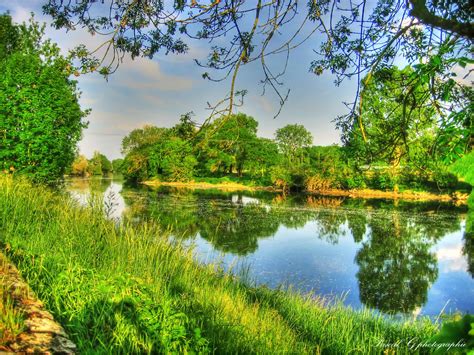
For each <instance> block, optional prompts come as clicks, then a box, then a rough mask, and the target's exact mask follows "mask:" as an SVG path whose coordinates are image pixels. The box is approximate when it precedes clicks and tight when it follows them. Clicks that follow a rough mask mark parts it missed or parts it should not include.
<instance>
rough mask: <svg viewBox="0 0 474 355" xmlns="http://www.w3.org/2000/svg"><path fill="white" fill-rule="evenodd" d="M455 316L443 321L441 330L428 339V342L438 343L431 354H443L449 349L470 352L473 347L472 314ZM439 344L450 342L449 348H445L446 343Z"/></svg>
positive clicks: (473, 324)
mask: <svg viewBox="0 0 474 355" xmlns="http://www.w3.org/2000/svg"><path fill="white" fill-rule="evenodd" d="M457 318H458V319H456V320H453V321H448V322H445V323H443V326H442V327H441V331H440V332H439V333H438V334H436V335H435V336H433V337H432V338H431V339H430V340H429V343H433V344H439V345H440V346H439V347H435V348H436V350H435V351H434V352H433V354H445V353H446V352H447V351H448V352H449V351H450V350H451V349H452V350H457V351H462V353H466V354H470V353H471V351H472V349H474V316H473V315H470V314H466V315H464V316H463V317H462V318H461V317H460V316H459V317H457ZM441 344H450V345H451V349H446V345H444V346H441Z"/></svg>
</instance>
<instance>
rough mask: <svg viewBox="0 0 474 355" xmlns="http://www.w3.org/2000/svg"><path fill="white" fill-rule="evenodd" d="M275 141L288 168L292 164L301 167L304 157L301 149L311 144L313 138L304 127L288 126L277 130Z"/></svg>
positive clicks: (297, 125)
mask: <svg viewBox="0 0 474 355" xmlns="http://www.w3.org/2000/svg"><path fill="white" fill-rule="evenodd" d="M275 140H276V142H277V144H278V147H279V148H280V150H281V152H282V153H283V154H284V155H285V157H286V158H287V160H288V164H289V165H290V166H291V165H292V164H296V165H301V164H302V163H303V155H304V152H303V148H306V147H308V146H310V145H311V144H312V143H313V136H312V135H311V133H310V132H309V131H308V130H307V129H306V128H304V126H302V125H299V124H290V125H286V126H285V127H283V128H279V129H277V131H276V133H275Z"/></svg>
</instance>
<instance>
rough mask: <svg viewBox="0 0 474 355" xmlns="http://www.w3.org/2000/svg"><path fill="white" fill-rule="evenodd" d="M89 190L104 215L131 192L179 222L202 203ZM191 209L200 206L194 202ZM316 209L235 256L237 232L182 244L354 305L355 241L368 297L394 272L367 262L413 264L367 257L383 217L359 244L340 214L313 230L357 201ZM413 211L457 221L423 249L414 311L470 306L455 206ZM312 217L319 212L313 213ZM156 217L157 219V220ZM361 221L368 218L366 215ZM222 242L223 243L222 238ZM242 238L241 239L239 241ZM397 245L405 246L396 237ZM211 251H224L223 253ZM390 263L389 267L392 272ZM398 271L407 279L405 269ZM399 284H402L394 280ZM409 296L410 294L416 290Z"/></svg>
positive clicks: (222, 203) (82, 192)
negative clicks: (426, 270) (419, 298)
mask: <svg viewBox="0 0 474 355" xmlns="http://www.w3.org/2000/svg"><path fill="white" fill-rule="evenodd" d="M94 189H95V190H96V191H98V192H100V193H102V194H103V196H104V200H105V203H106V204H108V205H109V206H110V205H111V206H112V208H111V214H110V216H111V217H112V218H120V216H121V214H122V213H123V212H124V211H125V210H126V209H127V207H128V205H127V204H130V203H132V204H133V203H134V201H135V199H137V198H138V197H147V198H148V199H150V198H152V199H153V200H152V201H151V202H150V203H154V201H158V200H160V201H165V203H164V204H162V205H158V207H156V206H153V205H152V204H150V205H149V206H148V207H149V208H152V207H155V208H156V211H158V212H159V213H163V212H166V213H167V214H168V217H169V215H171V216H173V218H172V219H173V220H174V219H176V220H177V221H180V216H179V215H178V213H177V212H176V211H177V210H179V208H182V207H184V208H185V210H186V211H195V209H193V208H197V206H201V205H199V203H203V202H202V201H201V200H199V201H200V202H197V201H198V200H196V199H195V198H196V196H194V197H193V198H190V199H186V198H184V199H183V197H182V196H181V195H180V198H178V199H171V200H166V198H169V196H167V195H166V194H165V195H153V194H152V195H146V193H145V192H144V191H143V190H140V189H128V188H127V193H128V192H130V191H131V192H132V197H131V198H128V199H124V198H123V197H122V196H121V194H120V193H121V190H122V184H121V182H120V181H108V182H107V183H105V184H99V185H96V186H95V188H93V190H94ZM69 190H70V191H71V193H72V194H73V196H74V197H75V198H77V199H79V200H80V201H81V203H86V201H87V198H88V195H89V189H88V188H87V184H82V185H81V184H78V185H74V184H73V185H72V186H71V188H70V189H69ZM150 196H151V197H150ZM216 196H217V197H216ZM206 199H207V200H206ZM209 199H210V200H212V206H213V208H215V209H211V210H206V208H204V211H205V212H206V213H211V214H214V215H215V214H216V213H217V214H218V213H220V212H219V211H224V212H225V211H227V212H229V211H232V210H233V209H234V208H235V207H236V206H238V205H240V206H252V205H254V204H255V203H258V202H259V199H257V198H255V197H249V196H237V195H232V196H230V197H227V198H222V199H220V198H219V197H218V195H213V196H212V197H206V198H205V200H204V201H209ZM148 201H150V200H148ZM264 203H265V209H266V211H267V212H268V211H269V209H271V208H273V207H274V206H272V205H271V204H270V202H269V201H265V202H264ZM260 206H262V205H260ZM270 206H272V207H270ZM201 208H202V206H201ZM297 209H298V210H301V211H307V210H308V208H307V207H305V206H303V205H298V204H296V205H294V206H292V207H288V206H285V207H283V211H284V212H283V213H284V214H285V215H290V217H291V213H294V212H295V211H296V210H297ZM164 210H166V211H164ZM198 211H201V210H200V209H198ZM321 211H322V212H323V213H322V214H319V215H318V217H317V218H310V219H309V220H308V221H307V222H305V223H303V224H302V225H301V226H299V227H287V226H285V225H283V224H280V225H279V226H278V228H277V229H276V232H275V233H274V234H273V235H272V236H270V235H269V236H266V235H265V236H262V237H261V238H258V240H257V241H256V243H257V245H258V246H256V247H255V248H254V249H253V248H250V249H249V251H248V252H246V253H243V254H242V253H241V255H238V254H236V253H235V252H233V251H232V250H233V249H232V248H233V247H235V245H234V244H232V243H235V237H236V236H237V237H239V235H238V234H236V235H234V237H232V238H234V239H232V238H231V237H229V236H228V237H226V238H227V239H226V238H224V239H223V240H221V241H220V242H221V244H219V245H218V246H217V248H216V245H214V244H213V243H214V242H215V241H214V240H213V239H212V236H211V237H209V235H208V236H207V238H203V237H201V234H200V233H199V229H196V231H197V234H196V235H195V237H194V238H191V239H188V240H187V241H186V243H192V244H194V245H195V254H196V256H197V258H198V260H200V261H202V262H205V263H208V262H212V263H215V262H217V261H219V262H222V263H223V266H224V267H225V268H226V269H228V268H229V267H230V268H233V272H235V273H238V274H241V275H242V274H243V275H244V276H243V277H245V279H247V280H250V281H251V282H256V283H257V284H265V285H267V286H269V287H272V288H275V287H278V286H279V285H282V284H283V285H291V286H292V288H294V289H297V290H300V291H303V292H309V291H312V292H314V293H315V294H318V295H324V296H329V297H331V298H332V297H344V303H345V304H347V305H350V306H353V307H355V308H359V307H361V306H362V302H361V294H360V292H359V287H360V283H359V281H360V277H359V275H358V273H359V272H361V265H362V264H360V262H359V263H358V262H357V260H356V259H357V255H358V254H359V253H360V251H361V250H362V249H363V245H366V252H365V254H364V257H365V259H364V260H363V262H365V263H368V264H366V265H369V269H368V270H367V268H366V269H365V271H364V272H365V273H366V275H371V276H369V277H374V275H375V277H378V280H377V281H378V283H379V285H381V286H377V285H376V287H375V288H369V290H370V292H371V291H373V290H375V291H376V292H379V294H377V295H376V296H375V298H374V300H375V301H376V302H378V301H380V300H381V299H383V298H384V297H385V296H384V292H383V290H380V289H377V287H385V286H387V285H389V286H391V285H392V284H394V283H393V282H394V281H395V284H396V281H397V280H393V279H394V278H396V277H397V274H396V271H397V270H398V269H397V268H394V269H393V268H392V269H390V268H389V270H390V272H391V275H384V274H383V272H382V273H380V272H378V273H377V272H375V273H373V274H372V273H371V270H370V267H371V265H372V264H371V262H374V264H373V265H374V267H383V265H384V264H383V262H384V261H383V255H387V256H388V258H389V260H386V262H387V263H389V264H390V263H396V262H399V261H400V260H401V261H402V262H405V261H406V262H408V263H410V264H411V266H412V267H413V265H416V263H413V261H412V260H409V259H406V258H404V257H401V258H399V259H397V254H396V253H388V254H384V253H383V252H382V264H380V260H379V259H376V258H375V259H371V258H373V257H374V255H375V256H376V257H380V255H378V254H377V253H380V243H381V242H382V245H383V244H385V243H386V242H385V239H383V238H396V237H397V236H396V233H395V231H392V230H384V229H380V228H381V226H383V224H384V223H385V222H384V223H381V224H379V225H377V224H373V223H372V226H370V227H369V226H367V229H366V230H365V234H363V237H362V235H361V240H362V241H361V242H359V243H356V242H355V241H354V237H353V236H352V233H351V228H350V226H349V225H348V222H347V221H346V222H343V223H342V224H340V225H339V226H337V225H334V227H338V228H335V229H334V230H335V231H336V232H335V233H336V234H337V237H336V238H333V237H331V236H325V235H322V234H321V231H322V230H324V228H323V227H324V226H323V225H322V224H321V221H325V222H327V221H332V219H330V218H332V217H334V212H335V211H336V215H337V214H338V213H340V214H344V213H345V214H346V215H348V216H351V214H357V213H359V214H360V213H361V211H362V212H363V211H364V210H363V209H360V208H358V209H352V210H351V209H346V208H345V207H337V208H336V209H325V208H322V209H321ZM365 211H366V212H365V213H369V212H368V211H371V212H370V213H372V215H371V217H370V218H371V219H372V222H374V221H375V220H378V221H382V222H383V221H390V219H387V220H386V219H383V218H386V211H384V210H380V211H379V209H377V208H376V209H373V208H372V207H367V209H366V210H365ZM374 211H376V213H374ZM387 211H388V216H389V218H392V217H393V216H395V217H396V218H400V222H403V221H405V220H407V219H406V218H407V216H412V215H414V214H413V213H411V212H409V211H408V212H395V213H394V214H393V215H392V214H391V213H392V211H391V210H387ZM181 212H182V211H181ZM379 212H380V213H379ZM326 213H327V215H326ZM363 213H364V212H363ZM415 213H421V215H420V216H421V218H422V219H423V220H424V223H425V224H424V225H423V226H424V227H425V228H428V229H427V230H430V228H436V227H439V225H443V224H444V225H446V224H448V225H449V223H456V225H457V224H458V223H460V226H459V229H458V230H457V231H455V232H448V233H444V235H443V237H442V238H439V240H438V241H437V242H435V243H434V244H433V245H432V247H431V249H430V250H427V253H428V254H429V255H433V258H434V259H433V260H435V267H436V269H437V277H436V278H434V282H433V283H432V284H428V289H427V302H426V303H425V304H424V305H422V307H421V313H422V314H427V315H431V316H436V315H438V314H439V312H440V311H441V310H442V309H443V307H445V310H446V311H456V310H460V311H463V312H471V313H472V312H474V281H473V279H472V277H471V276H470V274H469V273H467V272H466V270H467V261H466V256H465V255H463V252H462V249H463V246H464V240H463V234H464V229H465V217H461V218H459V219H456V218H452V219H451V217H450V216H456V217H458V216H461V215H456V213H455V212H452V211H451V212H449V213H451V214H449V213H448V214H444V215H443V212H441V213H438V212H436V213H433V212H432V211H431V210H427V213H424V212H423V211H422V212H416V211H415ZM423 213H424V214H423ZM384 215H385V217H384ZM152 216H154V217H153V218H157V217H156V215H152ZM295 216H298V214H295ZM331 216H332V217H331ZM462 216H465V215H462ZM214 217H215V216H214ZM134 218H135V219H136V220H138V219H139V218H140V217H136V216H135V217H134ZM208 218H210V216H209V215H206V214H205V213H204V214H202V215H201V214H200V215H199V219H208ZM256 218H266V217H265V215H262V216H257V217H256ZM295 218H297V217H295ZM318 218H320V219H319V220H318ZM321 218H323V219H321ZM325 218H327V219H325ZM352 218H355V217H352ZM404 218H405V220H404ZM342 220H344V219H342ZM157 221H158V222H159V220H158V219H157ZM209 221H210V222H212V221H214V222H215V221H216V220H215V219H214V220H212V219H209ZM243 221H244V223H252V220H245V219H244V220H243ZM353 221H354V219H353ZM368 221H370V219H369V220H368ZM407 221H409V222H408V223H407V224H406V226H405V228H407V229H406V230H404V231H405V233H411V232H408V231H409V229H410V228H414V227H417V226H416V223H415V222H413V221H411V220H409V219H408V220H407ZM459 221H461V222H459ZM200 222H202V221H200V220H199V221H198V222H197V223H198V225H200V224H199V223H200ZM336 223H340V221H339V222H338V221H336ZM414 223H415V224H414ZM257 225H259V224H257ZM456 225H452V226H453V227H454V228H451V230H455V229H456V228H457V227H456ZM200 226H201V225H200ZM427 226H428V227H427ZM372 227H375V228H378V229H379V231H378V233H379V234H378V236H379V237H378V238H379V239H375V241H374V240H371V238H370V235H371V233H372V232H373V231H372ZM326 228H327V223H326ZM211 229H212V228H211ZM334 230H333V232H334ZM441 230H444V229H441ZM249 231H252V229H249ZM207 233H208V234H209V230H207ZM380 233H386V235H381V237H382V239H380ZM402 233H403V230H402ZM409 235H411V234H408V236H409ZM406 236H407V234H405V236H403V234H402V236H401V237H403V238H406ZM240 237H241V238H245V236H240ZM428 237H429V236H428ZM229 238H230V239H229ZM372 239H373V238H372ZM387 240H389V239H387ZM408 240H409V239H408ZM227 242H230V243H231V244H230V245H226V243H227ZM418 243H419V241H418ZM422 243H423V242H422ZM244 245H246V244H245V243H244ZM390 245H395V246H396V247H397V246H399V245H398V244H390ZM421 245H422V244H421ZM227 247H228V248H227ZM402 247H407V246H406V245H405V244H402ZM414 247H415V248H418V249H415V254H413V255H411V254H410V253H408V254H407V255H408V256H409V257H414V255H416V250H418V252H420V250H421V252H423V251H422V250H423V249H419V248H420V244H415V245H414ZM219 250H228V251H227V252H225V253H223V252H222V251H219ZM229 250H230V251H229ZM382 251H383V250H382ZM410 255H411V256H410ZM390 258H391V259H390ZM374 260H375V261H374ZM436 260H437V262H436ZM381 265H382V266H381ZM394 270H395V274H394V273H393V272H394ZM400 270H402V271H403V270H405V269H403V268H401V269H400ZM408 270H412V269H408ZM367 272H369V274H367ZM405 278H407V276H406V275H405ZM370 280H372V279H370ZM402 281H403V282H405V281H407V282H419V281H420V279H416V278H411V277H410V275H408V279H402ZM402 284H403V283H401V284H400V285H402ZM361 292H362V291H361ZM390 292H393V291H390ZM402 295H405V296H406V295H411V294H410V293H409V292H408V293H406V294H404V293H402ZM413 295H415V296H416V294H413ZM405 296H403V297H405ZM389 298H390V295H389ZM405 299H406V297H405ZM364 302H365V301H364ZM419 311H420V310H419V308H418V307H417V308H416V309H415V312H416V313H418V312H419Z"/></svg>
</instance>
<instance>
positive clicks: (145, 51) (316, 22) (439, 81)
mask: <svg viewBox="0 0 474 355" xmlns="http://www.w3.org/2000/svg"><path fill="white" fill-rule="evenodd" d="M43 10H44V12H45V13H47V14H49V15H51V16H52V17H53V24H54V25H55V26H56V27H57V28H61V27H65V28H67V29H74V28H75V27H76V26H77V24H80V25H83V26H85V27H86V28H87V29H88V30H89V32H91V33H93V34H96V33H97V34H101V33H106V34H107V35H108V36H109V37H108V38H106V39H105V43H104V44H103V45H102V46H101V47H99V49H103V52H102V54H103V55H100V56H99V57H98V58H94V57H93V56H92V55H91V54H92V53H94V54H96V53H99V52H100V51H95V50H89V51H88V50H87V49H86V48H85V47H84V46H81V47H79V48H77V49H76V51H75V54H76V55H77V58H78V59H79V62H78V66H79V67H81V68H82V70H83V71H85V72H87V71H93V70H97V68H98V67H100V70H101V72H102V73H103V74H104V75H108V74H110V73H111V72H113V71H115V70H116V69H117V67H118V65H119V63H120V60H119V58H122V57H123V55H124V54H125V53H130V54H131V56H132V57H136V56H146V57H153V55H155V54H156V53H158V52H159V51H160V50H161V51H164V52H165V53H170V52H171V53H185V52H186V51H187V50H188V45H187V44H186V42H185V41H186V39H187V38H192V39H202V40H205V41H212V40H215V39H216V38H219V37H223V36H226V40H225V41H220V42H217V43H219V44H214V43H216V41H213V45H212V46H211V47H210V53H209V56H208V59H207V61H206V62H202V61H198V64H199V65H201V66H203V67H207V68H208V69H209V70H210V71H211V73H209V72H204V73H203V78H207V79H210V80H219V79H221V78H219V77H216V76H217V75H218V74H217V73H216V71H217V72H218V71H219V70H222V71H223V72H224V75H223V77H224V78H227V77H230V78H231V83H230V90H229V93H228V95H227V96H226V97H225V98H224V99H223V100H222V101H220V102H219V103H218V104H216V105H215V106H214V110H213V111H212V113H211V116H210V117H211V118H212V117H214V116H215V115H216V114H222V113H225V115H226V116H227V117H229V115H230V114H231V113H232V107H233V105H235V102H236V100H235V97H236V96H239V95H240V96H243V95H244V94H245V91H243V90H240V91H239V90H236V88H235V78H236V75H237V73H238V71H239V69H240V68H241V67H242V66H243V65H246V64H248V63H251V62H257V63H260V64H261V66H262V73H263V77H264V78H263V80H262V82H263V85H264V87H265V88H266V87H269V88H270V89H272V90H273V91H275V92H276V94H277V95H278V97H279V101H280V104H281V105H283V104H284V102H285V101H286V99H287V98H288V93H289V92H286V93H284V92H281V89H280V88H281V84H282V83H281V77H282V75H281V74H282V73H283V72H284V71H285V68H286V66H287V60H288V54H289V53H288V52H289V51H290V50H291V49H292V48H295V47H297V46H299V45H302V44H305V43H306V44H307V43H312V42H310V41H308V39H309V38H310V37H311V36H314V35H316V34H320V35H322V39H323V40H322V43H321V46H320V47H319V48H316V49H315V53H316V55H317V57H316V58H315V59H314V61H313V62H312V63H311V66H310V71H311V72H313V73H315V74H316V75H320V74H322V73H323V72H324V71H330V72H331V73H332V74H334V75H335V76H336V80H335V82H336V84H340V83H341V82H342V81H343V80H344V79H345V78H351V77H355V78H356V79H357V82H358V84H359V85H358V88H357V90H356V92H355V95H354V96H355V98H354V102H353V103H351V104H348V108H349V114H347V115H344V116H341V117H339V118H338V120H337V125H338V127H339V128H340V129H341V130H342V133H343V135H346V134H347V133H348V132H350V131H351V128H352V126H353V125H354V123H356V122H357V119H358V117H360V115H358V111H359V108H360V106H361V105H360V104H361V102H362V101H363V96H364V95H363V94H364V92H363V91H364V90H363V88H362V87H361V86H360V84H362V78H363V77H366V79H365V81H370V77H371V74H372V73H374V72H376V71H378V70H379V69H381V68H384V67H386V66H389V65H391V64H392V63H393V61H394V60H395V59H397V58H400V57H402V58H403V59H404V60H405V61H406V62H407V63H408V64H409V65H410V66H412V67H416V68H417V71H418V74H419V75H418V78H420V80H421V81H425V82H426V83H428V85H429V87H430V91H431V92H432V95H431V98H430V101H431V102H432V104H433V105H434V106H436V107H438V108H439V110H440V112H443V115H444V122H445V124H444V125H443V127H442V128H443V130H444V131H446V132H447V133H448V134H447V135H445V137H449V136H452V131H453V130H454V131H456V132H459V131H460V129H461V128H460V126H462V123H463V122H465V121H466V119H467V118H468V117H470V116H469V115H468V113H469V112H471V111H472V109H471V108H470V106H471V105H470V104H469V103H468V102H467V101H464V103H463V105H462V106H461V107H458V108H454V107H453V106H452V105H450V104H447V102H446V100H445V99H446V92H447V91H446V90H448V91H449V92H451V94H454V95H455V96H458V94H459V93H460V92H461V91H462V90H461V89H460V88H459V87H460V85H461V84H460V83H459V82H458V81H456V80H453V75H455V72H456V70H457V69H458V68H459V66H461V67H466V65H467V64H469V63H471V64H472V63H473V61H472V60H471V59H469V58H468V56H469V53H470V50H471V46H472V40H473V39H474V25H473V23H472V5H471V3H470V1H467V0H461V1H459V0H447V1H434V0H408V1H406V0H393V1H384V0H378V1H377V2H375V3H372V2H369V1H367V0H358V1H329V0H323V1H308V2H307V6H306V9H302V8H301V5H300V3H299V2H298V1H296V0H270V1H260V0H259V1H256V2H248V1H243V0H240V1H235V0H222V1H213V2H209V3H207V2H206V4H204V3H202V2H200V1H174V2H165V1H162V0H156V1H153V2H150V1H119V0H110V1H109V2H108V3H107V4H105V3H104V2H98V1H95V0H86V1H81V2H80V3H73V2H63V1H60V0H49V1H48V2H47V3H46V4H45V6H44V7H43ZM104 14H105V15H104ZM107 14H108V15H107ZM318 42H319V41H318ZM111 51H114V55H113V56H107V54H109V53H110V52H111ZM271 55H282V56H285V58H286V61H285V60H284V61H283V63H282V68H281V71H282V72H281V73H280V72H276V71H274V69H273V68H271V67H270V65H269V64H268V61H269V60H268V58H269V56H271ZM109 58H111V59H109ZM450 79H451V80H450ZM448 101H451V100H448ZM452 101H456V100H452ZM222 105H226V107H224V108H222ZM359 123H360V122H359ZM468 128H471V131H470V132H468V133H469V134H468V142H470V144H469V149H472V143H473V141H474V139H473V138H472V137H473V136H474V134H473V131H472V125H471V126H470V127H468ZM463 132H464V133H466V127H464V131H463ZM458 143H459V142H458ZM464 143H465V140H462V141H461V142H460V144H454V147H450V149H451V150H452V151H451V153H452V154H451V157H452V159H454V158H456V157H458V156H459V155H462V154H463V153H464V152H463V151H461V149H460V148H459V146H465V144H464ZM443 145H444V143H443V140H442V139H441V140H439V141H436V146H437V147H443Z"/></svg>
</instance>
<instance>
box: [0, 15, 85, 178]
mask: <svg viewBox="0 0 474 355" xmlns="http://www.w3.org/2000/svg"><path fill="white" fill-rule="evenodd" d="M0 26H1V30H0V33H1V36H0V40H1V44H0V51H1V52H0V72H1V73H2V76H1V78H0V132H1V134H0V164H1V166H0V168H1V169H2V170H9V171H16V172H18V173H21V174H25V175H28V176H30V177H31V178H33V179H34V180H35V181H37V182H52V181H55V180H58V179H61V178H62V176H63V175H64V172H65V170H66V168H68V167H70V166H71V163H72V162H73V160H74V156H75V151H76V143H77V142H78V141H79V139H80V138H81V131H82V129H83V128H84V127H85V126H86V124H85V123H84V122H83V121H82V119H83V118H84V117H85V115H86V114H87V111H82V110H81V108H80V106H79V103H78V97H79V92H78V91H77V88H76V82H75V81H72V80H70V79H69V74H70V73H69V70H68V68H69V67H70V64H69V62H68V61H67V60H66V59H65V58H64V57H62V56H61V54H60V51H59V48H58V47H57V46H56V45H55V44H53V43H51V42H50V41H49V40H45V39H44V38H43V37H44V26H43V27H41V26H39V25H38V24H37V23H36V22H34V19H31V20H30V22H29V24H23V25H15V24H13V23H12V22H11V18H10V16H9V15H8V14H6V15H0Z"/></svg>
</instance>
